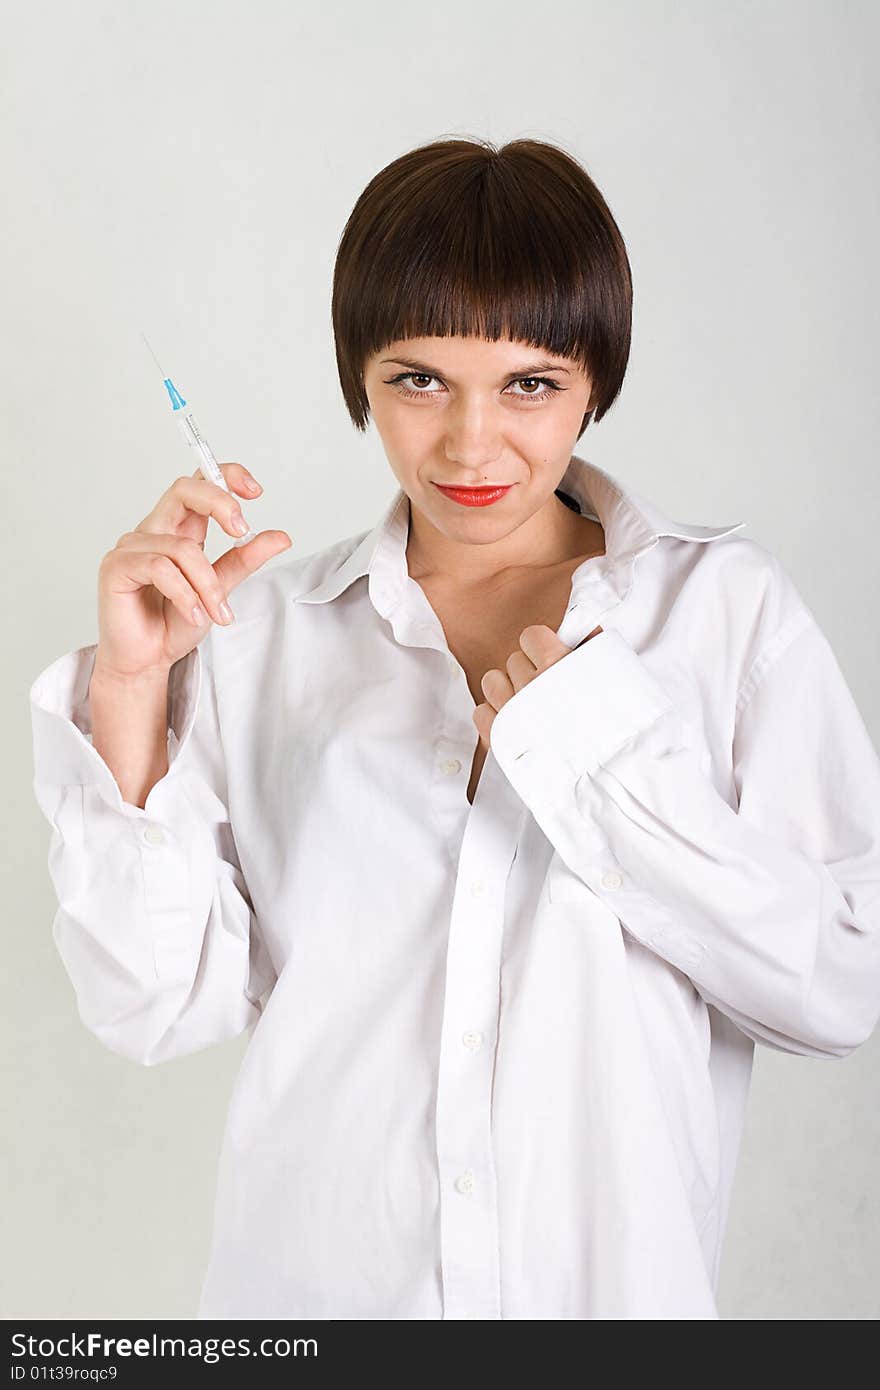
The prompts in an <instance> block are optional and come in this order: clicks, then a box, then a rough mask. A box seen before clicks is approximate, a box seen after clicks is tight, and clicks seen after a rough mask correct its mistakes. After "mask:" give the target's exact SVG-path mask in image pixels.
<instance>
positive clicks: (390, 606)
mask: <svg viewBox="0 0 880 1390" xmlns="http://www.w3.org/2000/svg"><path fill="white" fill-rule="evenodd" d="M557 490H558V491H560V492H564V493H566V494H567V495H568V496H569V497H572V498H573V499H574V500H575V501H576V502H577V503H578V506H579V507H580V509H581V512H582V514H584V515H588V516H592V517H593V518H594V519H595V520H597V521H598V522H600V524H601V526H602V529H603V531H604V533H605V555H604V556H603V557H600V569H601V573H602V575H603V576H604V575H606V574H611V573H616V572H619V571H620V570H621V569H622V568H623V569H626V570H627V571H628V572H629V573H631V570H632V564H633V562H634V560H635V559H636V557H637V556H639V555H641V554H643V553H644V552H645V551H646V550H650V549H651V548H652V547H653V546H654V545H656V544H657V542H658V541H659V539H660V537H661V536H673V537H675V538H676V539H678V540H687V541H697V542H705V541H711V540H715V539H717V538H718V537H720V536H728V535H730V534H731V532H733V531H738V530H740V529H741V527H743V526H745V524H746V523H745V522H744V521H737V522H734V523H733V524H732V525H730V526H703V525H697V524H693V525H688V524H686V523H683V522H677V521H672V520H671V519H670V518H669V517H667V516H665V515H664V514H663V512H661V511H660V510H659V509H658V508H657V507H655V506H654V504H653V503H652V502H650V501H648V500H647V499H646V498H643V497H641V496H639V495H638V494H637V493H635V492H633V491H632V490H626V489H624V488H623V487H622V486H621V485H620V484H619V483H618V482H617V481H616V480H615V479H614V478H612V477H611V475H610V474H609V473H606V472H605V471H604V470H603V469H601V468H599V467H597V465H596V464H593V463H588V462H587V460H586V459H582V458H580V457H579V456H578V455H577V454H572V456H571V459H570V460H569V463H568V467H567V468H566V470H565V473H564V474H563V476H562V478H561V480H560V482H559V485H558V489H557ZM408 536H409V497H408V496H407V494H406V493H405V492H404V490H403V488H398V490H397V492H396V493H395V495H394V497H392V499H391V501H390V503H389V504H388V506H387V507H386V509H385V511H384V513H383V514H382V516H381V517H380V519H379V521H378V522H377V523H376V525H375V526H374V527H373V528H372V529H371V530H370V531H367V532H366V534H365V535H364V536H363V537H362V538H361V539H360V541H359V542H358V544H357V545H356V546H355V548H354V550H352V551H351V553H350V554H349V555H348V556H347V557H346V558H345V560H343V562H342V564H341V565H339V566H338V568H337V569H335V570H333V571H332V572H331V573H330V574H329V575H327V576H326V577H325V578H324V579H323V580H321V581H320V582H319V583H318V584H317V585H316V586H315V587H314V588H312V589H309V590H308V591H307V592H305V593H302V594H298V595H297V596H296V600H295V601H296V602H297V603H326V602H328V601H329V600H330V599H334V598H337V597H338V596H339V595H340V594H341V593H342V592H343V591H344V590H345V589H347V588H348V587H349V585H351V584H352V583H353V582H354V581H355V580H356V579H359V578H361V577H362V576H363V575H367V576H368V584H369V594H370V598H371V600H372V602H373V604H374V606H375V607H376V609H377V611H378V612H379V613H381V614H382V616H383V617H388V616H389V614H390V613H391V612H392V611H393V610H394V609H395V608H396V606H397V604H398V603H399V602H400V601H401V599H402V598H403V595H404V592H405V590H406V588H407V584H408V580H409V574H408V570H407V565H406V543H407V539H408Z"/></svg>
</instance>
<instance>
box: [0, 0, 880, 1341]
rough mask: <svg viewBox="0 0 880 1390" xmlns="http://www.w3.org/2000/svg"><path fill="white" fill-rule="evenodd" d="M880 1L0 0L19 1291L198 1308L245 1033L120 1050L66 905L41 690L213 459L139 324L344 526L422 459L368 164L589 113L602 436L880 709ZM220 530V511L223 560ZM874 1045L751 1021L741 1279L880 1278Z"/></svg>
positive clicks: (374, 508) (814, 1282) (130, 1311)
mask: <svg viewBox="0 0 880 1390" xmlns="http://www.w3.org/2000/svg"><path fill="white" fill-rule="evenodd" d="M878 17H880V11H878V8H877V6H876V5H873V4H871V3H868V2H867V0H866V2H865V3H859V2H858V0H855V2H853V0H846V2H845V3H842V4H841V3H832V0H824V3H807V2H806V0H796V2H795V3H783V2H781V0H780V2H777V3H773V2H772V0H770V2H769V3H761V4H758V3H744V0H737V2H736V3H729V4H727V5H725V6H723V7H722V6H710V5H708V4H705V3H699V2H698V0H684V3H673V2H672V0H640V2H639V3H636V2H635V0H627V2H626V3H618V4H615V5H609V4H607V3H604V0H603V3H592V2H591V0H557V3H555V4H554V5H552V6H537V7H536V6H534V5H531V4H528V5H527V4H525V3H511V0H503V3H500V2H498V3H495V2H494V0H493V3H476V4H474V3H473V0H468V3H461V0H444V3H443V4H442V5H440V6H417V7H415V8H408V7H400V6H380V7H377V6H366V5H362V4H351V5H343V4H335V5H334V4H330V5H328V6H327V7H325V8H324V9H318V8H316V7H315V6H313V5H306V4H295V3H290V0H271V2H270V0H251V3H249V4H247V5H245V4H244V3H233V2H232V0H199V3H193V0H173V3H172V0H149V3H140V2H139V0H129V3H127V4H126V5H124V6H122V5H119V4H118V3H116V0H107V2H106V3H97V0H80V2H79V3H78V4H77V5H76V6H71V5H67V4H65V3H62V0H58V3H54V4H47V3H45V0H36V2H35V0H29V3H28V5H27V6H26V7H25V6H20V5H13V4H11V3H9V0H4V3H3V5H2V20H3V34H4V43H3V54H2V58H0V64H2V69H0V73H2V75H0V158H2V164H0V174H2V188H3V194H4V197H3V203H4V214H3V246H4V253H3V256H2V260H0V322H2V335H0V353H2V362H0V392H2V399H0V445H2V467H3V477H4V481H5V484H6V486H5V488H4V491H5V496H6V503H5V508H4V510H5V517H4V524H3V532H2V534H3V558H4V562H5V563H4V572H5V573H4V578H5V589H6V603H5V604H4V629H5V630H4V641H3V648H4V654H5V660H6V662H7V663H8V664H7V666H6V676H5V678H4V680H3V682H2V716H3V730H4V742H5V747H4V753H3V764H4V774H5V776H4V791H5V795H4V796H3V798H2V816H3V825H2V835H3V849H4V854H3V870H2V871H3V882H2V889H3V907H4V911H3V946H2V959H3V1009H2V1026H3V1038H2V1048H0V1056H2V1059H3V1071H4V1082H3V1104H2V1108H0V1115H2V1120H0V1123H2V1128H3V1144H2V1151H3V1169H2V1182H0V1190H2V1194H3V1195H2V1198H0V1209H2V1228H0V1237H2V1240H0V1246H2V1249H3V1251H4V1252H5V1253H4V1256H3V1276H2V1278H3V1282H2V1290H0V1315H2V1316H3V1317H4V1318H5V1319H15V1318H39V1319H49V1318H66V1319H73V1318H108V1319H109V1318H128V1317H130V1318H143V1319H157V1318H187V1317H191V1316H193V1315H194V1312H195V1308H196V1301H197V1296H198V1290H199V1286H200V1281H201V1277H202V1273H203V1270H204V1266H205V1262H206V1259H207V1254H208V1241H209V1235H210V1223H211V1215H212V1203H213V1197H214V1181H215V1172H216V1162H217V1158H218V1151H219V1144H220V1139H221V1134H222V1128H223V1123H224V1119H225V1114H226V1105H227V1100H228V1096H229V1092H230V1088H231V1084H232V1080H233V1076H234V1073H235V1071H236V1068H237V1066H238V1064H239V1061H240V1059H241V1057H242V1055H243V1052H244V1049H245V1046H246V1038H240V1039H236V1040H234V1041H233V1042H232V1043H229V1044H226V1045H222V1046H219V1047H214V1048H213V1049H209V1050H207V1051H204V1052H202V1053H200V1054H196V1055H193V1056H191V1057H186V1058H182V1059H179V1060H177V1061H175V1062H172V1063H168V1064H166V1065H163V1066H160V1067H157V1068H150V1069H141V1068H138V1067H136V1066H134V1065H132V1064H131V1063H128V1062H126V1061H124V1060H122V1059H121V1058H118V1057H116V1056H114V1055H113V1054H111V1053H110V1052H108V1051H106V1050H104V1049H103V1048H102V1047H101V1045H100V1044H99V1043H98V1042H97V1040H96V1039H95V1038H93V1037H92V1036H91V1035H90V1034H89V1033H87V1032H86V1030H85V1029H84V1028H83V1027H82V1025H81V1024H80V1023H79V1021H78V1018H77V1014H76V1007H75V1001H74V996H73V992H72V988H71V986H70V984H69V982H68V980H67V977H66V975H65V973H64V970H63V967H62V965H61V962H60V959H59V958H58V956H57V955H56V953H55V949H54V946H53V943H52V940H51V926H52V919H53V915H54V911H55V899H54V896H53V890H52V884H51V881H50V879H49V875H48V868H47V850H48V840H49V826H48V824H47V823H46V822H45V821H44V819H43V818H42V815H41V813H40V811H39V808H38V807H37V804H36V801H35V799H34V797H33V793H32V776H33V768H32V751H31V733H30V720H29V709H28V690H29V687H30V684H31V682H32V681H33V680H34V678H35V677H36V675H37V674H38V673H39V672H40V671H41V670H42V669H43V668H44V667H45V666H47V665H48V664H49V663H50V662H51V661H53V660H54V659H55V658H56V657H58V656H60V655H61V654H62V653H64V652H66V651H70V650H72V649H74V648H76V647H80V646H84V645H86V644H87V643H91V642H94V641H96V640H97V617H96V583H97V570H98V565H99V563H100V560H101V557H102V555H103V554H104V553H105V551H106V550H108V549H110V548H111V547H112V546H113V545H114V543H115V541H116V539H117V537H118V536H119V535H120V534H121V533H122V532H123V531H126V530H129V529H131V528H132V527H133V526H135V525H136V524H137V523H138V522H139V521H140V520H141V519H142V518H143V517H144V516H145V515H146V513H147V512H148V511H149V510H150V509H151V508H152V506H153V504H154V502H155V500H156V499H157V497H158V496H159V494H160V492H162V491H163V490H164V489H165V488H166V487H167V486H168V485H169V484H170V483H171V482H172V480H173V479H174V478H175V477H177V476H178V475H180V474H181V473H191V472H192V470H193V468H194V467H195V464H194V463H193V461H192V460H191V458H190V457H189V454H188V452H187V450H186V448H185V446H184V444H183V442H182V439H181V437H180V435H179V433H178V431H177V429H176V427H175V425H174V423H173V420H172V418H171V412H170V409H169V408H168V405H167V402H166V398H165V393H164V390H163V388H162V382H161V379H160V378H159V376H158V373H157V372H156V369H155V366H154V365H153V363H152V361H151V359H150V358H149V356H148V355H147V352H146V349H145V347H144V345H143V342H142V340H141V337H140V334H141V331H142V330H143V331H144V332H146V334H147V336H148V337H149V338H150V340H151V342H152V344H153V346H154V347H155V349H156V351H157V352H158V354H159V357H160V359H161V361H162V362H163V365H164V366H165V368H166V370H167V371H168V372H169V373H170V374H171V376H172V377H173V378H174V380H175V382H176V383H177V385H178V386H179V387H180V388H181V389H182V390H183V392H184V395H186V396H187V398H188V399H189V400H191V401H192V402H193V404H194V407H195V411H196V416H197V418H198V420H199V422H200V424H201V425H202V427H203V428H204V430H205V432H206V434H207V436H208V438H209V439H210V440H211V441H212V444H213V445H214V448H215V450H216V451H217V453H218V455H219V457H220V458H221V460H224V461H225V460H232V459H237V460H240V461H241V462H243V463H245V464H246V465H247V466H248V467H249V468H250V469H251V470H252V471H253V473H254V474H255V475H256V477H257V478H258V479H259V480H260V481H261V482H262V483H263V485H264V488H265V493H264V495H263V497H262V498H261V499H260V500H259V501H257V502H250V503H248V504H247V506H246V510H247V513H248V515H249V516H250V517H251V519H252V521H253V523H254V524H255V525H256V527H257V529H264V528H267V527H281V528H283V529H285V530H287V531H288V532H289V534H290V535H291V537H292V538H293V542H294V549H293V551H288V552H286V554H285V555H283V556H281V557H277V558H276V560H274V561H270V565H271V564H275V563H279V562H282V563H283V562H284V561H287V560H289V559H291V558H292V557H293V556H294V555H304V554H306V553H308V552H310V551H312V550H316V549H318V548H319V547H322V546H325V545H327V544H329V543H330V542H331V541H333V540H335V539H337V538H340V537H343V536H347V535H351V534H353V533H354V532H356V531H359V530H361V529H364V528H366V527H367V526H370V525H372V524H373V523H374V521H375V520H377V519H378V515H379V512H380V509H381V508H382V507H384V505H385V503H386V501H387V500H388V499H389V498H390V496H391V494H392V492H393V490H394V487H395V486H396V484H395V482H394V479H393V477H392V475H391V470H390V468H389V467H388V465H387V463H386V462H385V459H384V455H383V454H382V451H381V446H380V444H379V441H378V438H377V436H376V435H375V431H374V430H373V429H371V431H370V433H369V435H368V437H367V438H363V437H361V436H358V435H356V433H355V431H354V429H353V428H352V426H351V424H350V422H349V420H348V417H347V415H346V413H345V410H344V407H343V403H342V396H341V393H340V390H339V385H338V381H337V378H336V370H335V360H334V353H333V341H332V335H331V324H330V288H331V276H332V270H333V260H334V254H335V249H336V245H337V242H338V239H339V236H340V233H341V231H342V227H343V224H344V222H345V219H346V217H347V216H348V214H349V212H350V210H351V207H352V205H353V203H354V201H355V199H356V197H357V196H358V194H359V193H360V191H361V190H362V188H363V187H364V185H365V184H366V183H367V181H368V180H369V179H370V178H371V177H372V176H373V174H374V173H376V172H377V170H378V169H380V168H381V167H382V166H383V165H384V164H386V163H388V162H389V161H390V160H391V159H393V158H395V157H396V156H397V155H399V154H401V153H403V152H404V151H405V150H407V149H410V148H411V147H413V146H414V145H416V144H418V143H421V142H422V141H425V140H428V139H433V138H436V137H438V136H441V135H450V134H453V135H470V136H480V137H486V138H488V139H490V140H493V141H495V142H498V143H501V142H503V141H504V140H507V139H512V138H514V137H517V136H523V135H527V136H532V137H536V138H539V139H547V140H552V141H555V142H557V143H559V144H561V145H563V146H564V147H565V148H566V149H568V150H569V151H570V152H571V153H572V154H574V155H575V156H576V157H577V158H578V159H580V160H581V162H582V163H583V164H584V165H585V166H586V168H587V170H588V172H589V173H590V174H591V175H592V177H593V178H594V179H595V180H596V182H597V183H598V185H599V187H600V188H601V189H602V191H603V193H604V195H605V197H606V198H607V200H608V202H609V204H610V206H611V209H612V211H613V213H614V215H615V217H616V218H617V220H618V222H619V224H620V226H621V229H622V231H623V235H624V238H625V240H626V242H627V245H628V249H629V254H630V258H631V262H632V266H633V274H634V279H635V323H634V338H633V350H632V357H631V361H630V367H629V372H628V376H627V380H626V384H625V387H624V391H623V394H622V396H621V397H620V399H619V400H618V402H617V404H616V405H615V407H614V409H613V410H612V412H611V414H610V415H609V416H608V418H607V419H606V420H604V421H603V422H602V423H601V424H600V425H599V426H598V427H597V428H596V429H593V428H590V429H588V430H587V432H586V433H585V434H584V436H583V437H582V439H581V440H580V442H579V444H578V445H577V452H578V453H580V454H582V455H585V456H586V457H587V458H589V459H590V460H592V461H593V462H595V463H597V464H599V466H600V467H604V468H606V469H608V470H609V471H610V472H612V473H613V474H615V475H617V476H619V477H620V478H621V479H622V481H623V482H624V483H625V484H628V485H630V486H632V487H633V488H635V489H636V490H637V491H640V492H642V493H644V494H646V495H648V496H650V497H651V498H652V499H653V500H655V501H656V502H657V504H658V505H660V506H661V507H663V508H665V509H666V510H668V511H669V512H671V514H672V515H673V516H676V517H678V518H680V519H682V520H686V521H700V522H705V523H708V524H711V525H720V524H723V523H728V522H734V521H739V520H743V519H745V520H746V521H747V522H748V528H747V531H746V534H748V535H751V536H752V537H754V538H755V539H756V540H758V541H759V542H761V543H762V544H764V545H766V546H767V547H769V548H770V549H772V550H774V551H775V552H776V553H777V554H778V555H779V557H780V558H781V560H782V561H783V563H784V564H785V565H786V566H787V567H788V569H789V571H790V573H791V574H792V575H793V577H794V579H795V582H796V583H797V584H798V586H799V588H800V590H801V593H802V594H803V595H804V597H805V599H806V601H807V602H808V603H809V605H810V606H811V608H812V609H813V611H814V613H815V614H816V616H817V618H818V620H819V622H820V624H821V625H822V627H823V629H824V630H825V632H826V633H827V635H828V636H829V639H830V640H831V642H832V645H833V647H834V650H835V652H836V654H837V656H838V659H839V661H840V663H841V666H842V668H843V670H844V673H845V675H846V676H847V679H848V681H849V683H850V686H851V689H852V691H853V694H854V695H855V697H856V700H857V702H858V704H859V707H860V709H861V711H862V714H863V717H864V719H865V722H866V724H867V725H868V727H869V729H870V731H871V733H872V735H873V737H874V740H875V743H877V744H880V704H878V697H880V647H878V643H877V619H878V597H877V596H878V581H880V558H878V556H880V548H878V545H877V535H878V502H880V488H878V481H877V464H878V451H877V438H878V433H880V419H878V399H880V395H878V390H877V382H876V373H877V352H876V342H877V331H878V307H880V305H878V299H880V295H878V275H877V267H876V248H877V246H878V244H880V196H878V179H877V167H878V166H877V156H878V143H880V142H878V129H880V122H878V92H880V83H878V72H877V61H876V54H877V44H878V39H880V32H878V30H880V24H878ZM228 545H229V540H228V538H226V539H224V537H223V535H222V533H221V532H220V531H219V529H218V528H217V527H216V525H214V524H212V526H211V528H210V530H209V536H208V553H209V555H210V557H211V558H212V559H216V557H217V555H218V554H219V553H221V549H225V548H227V546H228ZM233 606H234V604H233ZM878 1063H880V1040H878V1038H877V1036H876V1035H875V1037H874V1038H873V1039H872V1040H871V1041H870V1042H869V1043H867V1044H865V1046H864V1047H863V1048H861V1049H859V1050H858V1051H857V1052H856V1053H854V1054H853V1055H852V1056H851V1057H849V1058H847V1059H846V1060H842V1061H839V1060H838V1061H827V1062H822V1061H814V1060H808V1059H805V1058H800V1057H796V1056H784V1055H782V1054H780V1053H776V1052H773V1051H771V1050H769V1049H766V1048H759V1049H758V1050H757V1053H756V1061H755V1071H754V1081H753V1089H752V1095H751V1103H750V1110H749V1120H748V1126H747V1130H746V1134H745V1138H744V1142H743V1148H742V1156H741V1161H740V1167H739V1171H738V1178H737V1185H736V1188H735V1192H734V1199H733V1208H732V1213H731V1218H730V1224H729V1228H728V1235H727V1241H726V1247H725V1251H726V1253H725V1262H724V1266H723V1273H722V1278H721V1285H720V1292H719V1304H720V1309H721V1314H722V1317H724V1318H729V1319H778V1318H786V1319H801V1318H804V1319H815V1318H820V1319H824V1318H833V1319H839V1318H857V1319H873V1318H875V1317H876V1316H877V1315H878V1313H880V1164H878V1155H880V1105H878V1099H880V1095H878V1082H877V1069H878ZM254 1258H255V1259H258V1258H259V1249H258V1246H257V1247H255V1251H254Z"/></svg>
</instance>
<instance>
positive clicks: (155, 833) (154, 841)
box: [144, 825, 165, 845]
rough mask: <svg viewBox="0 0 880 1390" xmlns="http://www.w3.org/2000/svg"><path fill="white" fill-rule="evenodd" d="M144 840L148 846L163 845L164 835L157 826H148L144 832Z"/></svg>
mask: <svg viewBox="0 0 880 1390" xmlns="http://www.w3.org/2000/svg"><path fill="white" fill-rule="evenodd" d="M144 839H145V840H146V842H147V844H148V845H164V843H165V834H164V831H162V830H160V829H159V827H158V825H148V826H147V828H146V830H145V831H144Z"/></svg>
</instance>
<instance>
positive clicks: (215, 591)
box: [111, 531, 232, 624]
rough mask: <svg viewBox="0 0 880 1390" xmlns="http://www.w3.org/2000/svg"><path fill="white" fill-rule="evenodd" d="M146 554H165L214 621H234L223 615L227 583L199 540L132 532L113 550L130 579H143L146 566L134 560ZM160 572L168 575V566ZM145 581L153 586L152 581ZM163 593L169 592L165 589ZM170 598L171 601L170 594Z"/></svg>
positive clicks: (169, 596)
mask: <svg viewBox="0 0 880 1390" xmlns="http://www.w3.org/2000/svg"><path fill="white" fill-rule="evenodd" d="M143 555H147V556H150V555H162V556H164V557H165V558H166V559H167V560H168V561H169V563H171V564H173V565H174V566H175V567H176V568H177V569H178V570H179V571H180V573H181V574H182V575H183V577H184V579H185V580H186V582H187V584H188V585H189V588H190V589H191V590H192V591H193V594H194V598H193V601H192V602H193V603H194V602H196V601H198V602H200V603H201V604H202V606H203V607H204V609H205V611H206V613H207V614H208V617H209V618H210V619H211V620H212V622H215V623H224V624H227V623H230V622H231V621H232V618H231V617H229V618H227V617H226V615H225V614H224V612H223V607H222V606H223V604H224V602H225V600H226V595H227V590H226V588H225V586H224V583H223V580H222V578H221V577H220V575H219V574H218V572H217V570H216V568H215V567H214V565H212V564H211V561H210V560H209V559H208V557H207V556H206V555H205V552H204V551H203V550H202V548H201V546H200V545H199V543H198V541H194V540H192V539H191V538H190V537H189V536H154V535H150V534H147V533H146V532H143V531H129V532H128V533H127V534H126V535H124V536H120V538H119V540H118V541H117V543H116V549H115V550H113V551H111V556H112V557H116V556H118V557H119V559H118V560H115V558H114V563H115V564H117V565H118V572H119V573H120V574H122V575H125V576H126V577H129V576H134V575H138V576H143V574H144V573H145V571H144V567H143V563H142V562H141V560H140V558H138V559H137V560H135V559H134V557H135V556H137V557H141V556H143ZM160 570H161V571H162V572H165V573H167V566H161V567H160ZM115 573H116V571H115V570H114V574H115ZM147 573H148V571H147ZM142 582H150V583H151V582H152V580H148V581H143V580H142ZM126 587H127V588H136V587H137V585H134V584H131V585H126ZM156 587H157V588H158V587H159V586H158V585H157V586H156ZM161 592H162V593H165V592H166V591H165V590H164V589H162V591H161ZM166 596H167V597H168V598H171V595H170V594H167V595H166ZM190 608H192V603H191V604H190Z"/></svg>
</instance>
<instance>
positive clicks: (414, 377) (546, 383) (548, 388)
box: [385, 372, 565, 404]
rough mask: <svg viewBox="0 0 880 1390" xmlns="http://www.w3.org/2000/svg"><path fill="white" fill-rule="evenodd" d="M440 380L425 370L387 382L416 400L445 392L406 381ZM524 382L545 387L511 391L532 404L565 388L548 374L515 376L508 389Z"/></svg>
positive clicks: (516, 397)
mask: <svg viewBox="0 0 880 1390" xmlns="http://www.w3.org/2000/svg"><path fill="white" fill-rule="evenodd" d="M439 380H440V378H439V377H436V376H428V375H427V373H425V372H400V373H399V374H398V375H397V376H393V377H391V378H389V380H387V381H386V383H385V384H386V386H393V387H394V388H395V390H396V391H397V393H398V395H401V396H408V397H409V398H410V399H411V400H414V399H415V398H416V397H417V396H428V397H429V398H433V397H435V396H440V395H442V394H443V393H442V391H428V390H426V389H424V388H422V387H419V386H417V387H416V389H415V390H412V389H411V388H410V387H407V386H404V385H403V383H404V382H405V381H413V382H420V381H423V382H429V381H439ZM522 382H526V383H528V384H530V385H531V384H536V385H539V386H543V387H544V390H543V391H523V392H519V391H513V392H510V394H511V395H512V396H513V397H514V399H516V400H520V401H528V402H529V403H530V404H531V402H532V401H546V400H547V399H548V398H549V397H550V396H552V395H554V394H555V393H556V392H557V391H564V390H565V387H564V386H560V385H559V383H558V382H556V381H552V380H551V379H550V377H547V376H520V377H514V379H513V380H512V381H511V382H510V383H509V386H508V387H507V388H506V389H507V390H508V391H509V388H510V386H519V385H520V384H521V383H522Z"/></svg>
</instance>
